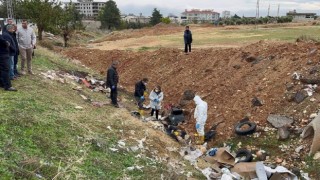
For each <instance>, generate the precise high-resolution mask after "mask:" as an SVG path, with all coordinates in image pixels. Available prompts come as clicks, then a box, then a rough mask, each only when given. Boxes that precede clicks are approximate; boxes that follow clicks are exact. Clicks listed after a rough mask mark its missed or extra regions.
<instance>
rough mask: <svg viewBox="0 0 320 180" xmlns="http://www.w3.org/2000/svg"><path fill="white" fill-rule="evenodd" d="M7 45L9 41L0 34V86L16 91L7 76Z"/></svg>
mask: <svg viewBox="0 0 320 180" xmlns="http://www.w3.org/2000/svg"><path fill="white" fill-rule="evenodd" d="M0 31H1V28H0ZM9 45H10V44H9V42H7V41H6V40H5V39H3V37H2V35H0V86H1V87H3V88H4V89H5V90H6V91H17V90H16V89H15V88H13V87H12V85H11V81H10V78H9V69H10V67H9Z"/></svg>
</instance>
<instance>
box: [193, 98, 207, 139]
mask: <svg viewBox="0 0 320 180" xmlns="http://www.w3.org/2000/svg"><path fill="white" fill-rule="evenodd" d="M193 100H194V102H195V103H196V105H197V106H196V109H195V111H194V118H195V119H196V129H197V132H198V134H199V136H204V125H205V124H206V121H207V116H208V115H207V113H208V105H207V103H206V102H205V101H203V100H202V99H201V98H200V97H199V96H195V97H194V98H193Z"/></svg>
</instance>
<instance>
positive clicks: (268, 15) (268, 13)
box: [268, 4, 270, 17]
mask: <svg viewBox="0 0 320 180" xmlns="http://www.w3.org/2000/svg"><path fill="white" fill-rule="evenodd" d="M269 16H270V4H269V8H268V17H269Z"/></svg>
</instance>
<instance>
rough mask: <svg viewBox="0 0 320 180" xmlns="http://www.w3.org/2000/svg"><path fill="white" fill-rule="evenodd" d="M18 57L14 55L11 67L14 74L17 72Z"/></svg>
mask: <svg viewBox="0 0 320 180" xmlns="http://www.w3.org/2000/svg"><path fill="white" fill-rule="evenodd" d="M18 57H19V56H18V55H15V56H14V67H13V70H14V74H15V75H16V74H17V73H18V69H17V64H18Z"/></svg>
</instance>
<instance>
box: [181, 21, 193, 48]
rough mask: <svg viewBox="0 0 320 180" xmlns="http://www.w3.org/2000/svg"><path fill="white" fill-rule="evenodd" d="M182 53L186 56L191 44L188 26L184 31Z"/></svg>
mask: <svg viewBox="0 0 320 180" xmlns="http://www.w3.org/2000/svg"><path fill="white" fill-rule="evenodd" d="M183 38H184V45H185V46H184V52H185V53H186V54H188V52H191V43H192V33H191V31H190V30H189V26H186V30H185V31H184V35H183Z"/></svg>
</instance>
